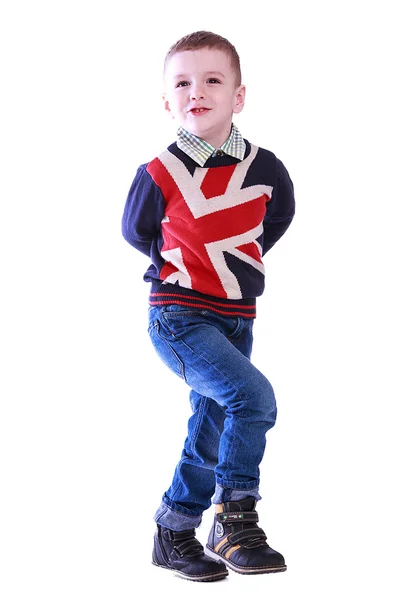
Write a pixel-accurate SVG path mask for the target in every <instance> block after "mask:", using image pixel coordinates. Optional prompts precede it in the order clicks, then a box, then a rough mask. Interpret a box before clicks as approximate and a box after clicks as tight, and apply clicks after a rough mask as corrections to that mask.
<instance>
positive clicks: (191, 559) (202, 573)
mask: <svg viewBox="0 0 400 600" xmlns="http://www.w3.org/2000/svg"><path fill="white" fill-rule="evenodd" d="M153 565H156V566H157V567H163V568H164V569H169V570H170V571H174V573H175V574H176V575H178V576H179V577H183V578H184V579H190V580H191V581H215V580H217V579H223V578H224V577H226V576H227V575H228V570H227V568H226V567H225V566H224V565H223V564H222V563H221V562H219V558H217V560H213V559H211V558H209V557H208V556H205V555H204V549H203V546H202V545H201V544H200V542H199V541H198V540H197V539H196V537H195V530H194V529H187V530H186V531H172V529H166V528H165V527H161V526H160V525H157V532H156V534H155V536H154V549H153Z"/></svg>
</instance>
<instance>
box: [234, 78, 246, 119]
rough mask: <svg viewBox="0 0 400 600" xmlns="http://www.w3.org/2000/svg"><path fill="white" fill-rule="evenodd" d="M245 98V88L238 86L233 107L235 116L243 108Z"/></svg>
mask: <svg viewBox="0 0 400 600" xmlns="http://www.w3.org/2000/svg"><path fill="white" fill-rule="evenodd" d="M245 98H246V86H245V85H240V86H239V87H238V89H237V90H236V97H235V106H234V107H233V112H234V113H236V114H237V113H240V112H242V110H243V107H244V101H245Z"/></svg>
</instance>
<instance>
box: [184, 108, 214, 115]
mask: <svg viewBox="0 0 400 600" xmlns="http://www.w3.org/2000/svg"><path fill="white" fill-rule="evenodd" d="M209 110H211V109H209V108H205V107H199V108H191V109H190V110H189V112H190V113H192V115H204V114H205V113H207V112H208V111H209Z"/></svg>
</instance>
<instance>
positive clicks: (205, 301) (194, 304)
mask: <svg viewBox="0 0 400 600" xmlns="http://www.w3.org/2000/svg"><path fill="white" fill-rule="evenodd" d="M149 304H150V306H166V305H168V304H179V305H181V306H187V307H188V308H196V309H201V310H210V311H212V312H215V313H217V314H219V315H226V316H228V317H244V318H246V319H255V317H256V299H255V298H243V299H240V300H227V299H224V298H217V297H215V296H207V295H205V294H200V293H199V292H196V291H194V290H191V289H188V288H183V287H181V286H179V285H173V284H169V283H167V284H162V283H161V282H160V281H155V280H153V282H152V284H151V291H150V297H149Z"/></svg>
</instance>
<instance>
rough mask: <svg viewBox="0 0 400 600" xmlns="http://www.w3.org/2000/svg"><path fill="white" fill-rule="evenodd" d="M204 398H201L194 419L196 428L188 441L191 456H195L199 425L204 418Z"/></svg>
mask: <svg viewBox="0 0 400 600" xmlns="http://www.w3.org/2000/svg"><path fill="white" fill-rule="evenodd" d="M205 404H206V402H205V397H204V396H202V397H201V400H200V407H199V410H198V416H197V419H196V426H195V428H194V431H193V434H192V439H191V440H190V450H191V452H192V455H193V456H194V455H195V444H196V442H197V438H198V436H199V430H200V425H201V421H202V419H203V416H204V409H205Z"/></svg>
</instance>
